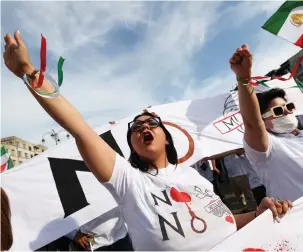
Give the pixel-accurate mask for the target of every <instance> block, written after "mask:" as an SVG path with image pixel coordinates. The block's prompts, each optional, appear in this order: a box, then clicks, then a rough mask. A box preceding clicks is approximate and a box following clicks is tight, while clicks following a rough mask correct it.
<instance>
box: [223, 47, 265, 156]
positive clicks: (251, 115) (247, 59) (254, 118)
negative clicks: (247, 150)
mask: <svg viewBox="0 0 303 252" xmlns="http://www.w3.org/2000/svg"><path fill="white" fill-rule="evenodd" d="M229 62H230V66H231V68H232V70H233V72H234V73H235V74H236V76H237V77H238V78H241V79H249V78H250V77H251V67H252V54H251V52H250V51H249V48H248V46H247V45H242V47H241V48H238V49H237V51H236V52H235V53H234V54H233V56H232V58H231V59H230V61H229ZM243 84H244V83H243V81H238V87H239V89H238V92H239V103H240V111H241V115H242V118H243V122H244V126H245V132H244V139H245V141H246V143H247V144H248V145H249V146H250V147H251V148H253V149H255V150H256V151H259V152H265V151H266V150H267V148H268V134H267V131H266V128H265V125H264V122H263V120H262V116H261V113H260V109H259V103H258V99H257V96H256V94H255V91H254V88H253V86H251V85H243Z"/></svg>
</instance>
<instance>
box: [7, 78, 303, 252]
mask: <svg viewBox="0 0 303 252" xmlns="http://www.w3.org/2000/svg"><path fill="white" fill-rule="evenodd" d="M284 84H285V83H284ZM287 92H288V95H289V98H290V99H291V100H293V101H294V102H295V103H296V104H297V107H298V111H300V112H301V113H302V112H303V94H302V93H301V92H300V91H299V90H298V89H288V90H287ZM237 99H238V95H237V92H233V93H228V94H223V95H219V96H215V97H211V98H207V99H201V100H192V101H182V102H176V103H171V104H165V105H159V106H153V107H151V108H148V111H150V112H153V113H156V114H157V115H159V116H160V117H161V118H162V120H163V122H164V124H165V125H166V126H167V129H168V130H169V131H170V132H171V134H172V136H173V140H174V142H175V146H176V149H177V152H178V157H179V162H180V165H187V166H190V165H192V164H194V163H196V162H197V161H198V160H200V159H201V158H203V157H205V156H210V155H214V154H218V153H221V152H224V151H228V150H231V149H236V148H240V147H241V146H242V138H243V130H244V128H243V124H242V118H241V115H240V113H239V107H238V101H237ZM139 113H140V112H139ZM134 116H135V115H133V116H130V117H127V118H124V119H123V120H121V121H119V122H117V123H116V124H114V125H109V124H108V125H105V126H102V127H100V128H97V129H96V132H97V133H98V134H99V135H101V136H102V138H103V139H104V140H105V141H106V142H108V143H109V145H110V146H111V147H112V148H113V149H114V150H115V151H117V152H118V153H119V154H120V155H122V156H124V157H125V158H127V159H128V157H129V154H130V151H129V147H128V144H127V140H126V133H127V128H128V125H127V123H128V122H130V121H131V120H132V119H133V117H134ZM2 187H3V188H4V189H5V191H6V192H7V194H8V196H9V198H10V201H11V209H12V225H13V233H14V244H13V247H12V250H35V249H38V248H40V247H42V246H44V245H46V244H48V243H50V242H51V241H53V240H55V239H57V238H59V237H61V236H63V235H65V234H67V233H69V232H70V231H72V230H74V229H76V228H78V227H79V226H81V225H83V224H85V223H86V222H88V221H90V220H92V219H94V218H96V217H98V216H100V215H101V214H103V213H105V212H107V211H110V210H111V209H112V208H114V207H116V206H117V204H116V202H115V200H114V199H113V197H112V196H111V195H110V193H109V192H108V191H107V190H106V189H105V188H104V187H103V186H102V185H101V184H100V183H99V182H98V181H97V180H96V179H95V177H94V176H93V175H92V174H91V172H89V170H88V169H87V167H86V165H85V164H84V162H83V161H82V159H81V156H80V154H79V152H78V150H77V147H76V145H75V142H74V140H70V141H67V142H65V143H63V144H61V145H60V146H58V147H55V148H53V149H51V150H49V151H47V152H45V153H43V154H41V155H39V156H37V157H35V158H33V159H30V160H28V161H26V162H24V163H23V164H22V165H20V166H18V167H16V168H14V169H11V170H8V171H6V172H4V173H3V174H2Z"/></svg>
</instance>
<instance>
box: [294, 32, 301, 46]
mask: <svg viewBox="0 0 303 252" xmlns="http://www.w3.org/2000/svg"><path fill="white" fill-rule="evenodd" d="M295 45H296V46H300V47H301V48H303V34H302V35H301V37H300V38H299V39H298V40H297V42H296V43H295Z"/></svg>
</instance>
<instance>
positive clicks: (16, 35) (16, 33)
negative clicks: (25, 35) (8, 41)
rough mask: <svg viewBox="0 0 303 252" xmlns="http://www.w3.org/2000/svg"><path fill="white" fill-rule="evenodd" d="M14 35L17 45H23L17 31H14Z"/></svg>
mask: <svg viewBox="0 0 303 252" xmlns="http://www.w3.org/2000/svg"><path fill="white" fill-rule="evenodd" d="M14 37H15V40H16V42H17V44H18V46H25V44H24V42H23V40H22V38H21V35H20V32H19V31H16V32H15V33H14Z"/></svg>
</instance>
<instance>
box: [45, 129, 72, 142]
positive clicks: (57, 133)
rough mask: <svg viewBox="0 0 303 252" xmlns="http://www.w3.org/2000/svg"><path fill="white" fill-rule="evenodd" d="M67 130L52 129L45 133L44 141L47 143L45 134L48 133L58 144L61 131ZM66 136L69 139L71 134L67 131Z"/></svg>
mask: <svg viewBox="0 0 303 252" xmlns="http://www.w3.org/2000/svg"><path fill="white" fill-rule="evenodd" d="M63 131H65V130H59V131H58V132H56V131H55V130H53V129H52V131H51V132H46V133H44V134H43V136H42V143H45V138H44V136H46V135H50V137H51V138H52V139H53V140H54V141H55V143H56V145H57V144H58V143H59V142H60V138H59V133H61V132H63ZM66 138H67V139H69V138H70V135H69V134H68V133H67V134H66Z"/></svg>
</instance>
